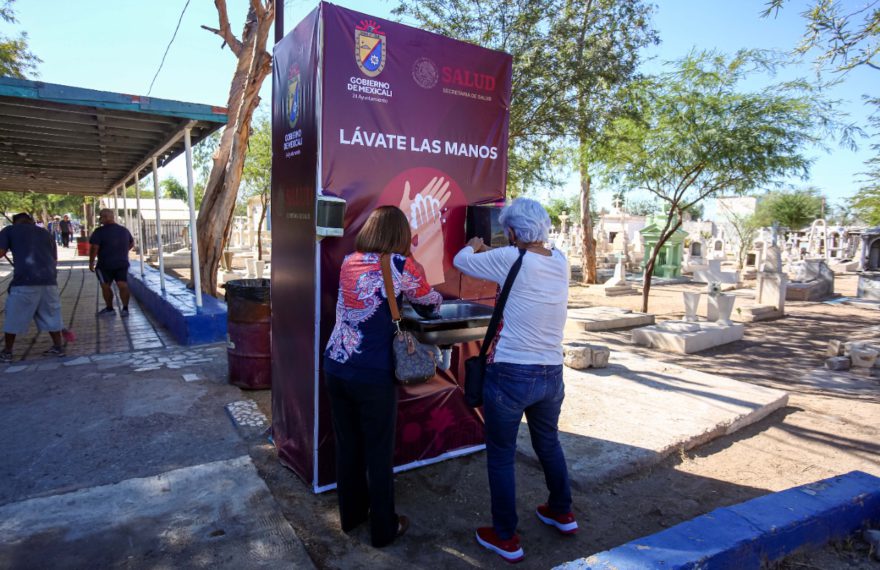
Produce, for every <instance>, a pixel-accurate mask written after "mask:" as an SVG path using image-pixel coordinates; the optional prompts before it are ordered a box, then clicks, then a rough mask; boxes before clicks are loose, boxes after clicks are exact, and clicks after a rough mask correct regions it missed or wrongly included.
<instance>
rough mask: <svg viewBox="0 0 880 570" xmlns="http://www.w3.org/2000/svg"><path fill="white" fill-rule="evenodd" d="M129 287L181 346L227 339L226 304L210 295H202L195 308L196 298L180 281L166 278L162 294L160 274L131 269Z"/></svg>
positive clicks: (146, 270)
mask: <svg viewBox="0 0 880 570" xmlns="http://www.w3.org/2000/svg"><path fill="white" fill-rule="evenodd" d="M128 286H129V289H131V293H132V294H133V295H134V296H135V298H136V299H137V300H138V303H140V305H141V308H143V309H144V310H146V311H149V313H150V314H151V315H152V316H153V317H154V318H155V319H156V320H157V321H159V322H160V323H162V325H163V326H164V327H165V328H166V329H168V332H170V333H171V335H172V336H174V338H175V339H176V340H177V342H179V343H180V344H184V345H193V344H208V343H212V342H223V341H225V340H226V303H224V302H223V301H220V300H218V299H215V298H214V297H211V296H209V295H203V296H202V307H201V308H197V307H196V296H195V293H193V291H192V290H191V289H187V288H186V284H185V283H183V282H182V281H181V280H180V279H175V278H174V277H171V276H170V275H165V291H164V292H163V291H162V290H161V287H160V281H159V271H158V270H157V269H154V268H152V267H149V266H144V275H143V276H142V275H141V274H140V266H139V265H137V266H132V267H131V268H129V271H128Z"/></svg>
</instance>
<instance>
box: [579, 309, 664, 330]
mask: <svg viewBox="0 0 880 570" xmlns="http://www.w3.org/2000/svg"><path fill="white" fill-rule="evenodd" d="M653 324H654V315H651V314H649V313H639V312H636V311H630V310H629V309H621V308H618V307H586V308H583V309H570V310H569V311H568V320H567V321H566V323H565V325H566V328H568V329H569V330H574V331H577V332H584V331H586V332H595V331H610V330H615V329H626V328H631V327H642V326H645V325H653Z"/></svg>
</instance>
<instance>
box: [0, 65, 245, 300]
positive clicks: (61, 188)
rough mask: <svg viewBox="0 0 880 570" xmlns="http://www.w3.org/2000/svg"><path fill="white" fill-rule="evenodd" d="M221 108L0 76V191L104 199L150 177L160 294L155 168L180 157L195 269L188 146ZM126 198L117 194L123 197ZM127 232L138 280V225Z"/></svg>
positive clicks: (220, 115) (221, 116) (214, 122)
mask: <svg viewBox="0 0 880 570" xmlns="http://www.w3.org/2000/svg"><path fill="white" fill-rule="evenodd" d="M226 120H227V117H226V109H224V108H222V107H212V106H210V105H199V104H196V103H183V102H180V101H171V100H168V99H156V98H150V97H139V96H136V95H124V94H122V93H110V92H107V91H95V90H93V89H83V88H81V87H70V86H68V85H57V84H54V83H43V82H42V81H28V80H25V79H14V78H11V77H0V191H7V192H40V193H44V194H80V195H103V194H110V193H111V192H112V193H113V198H114V200H113V203H114V205H113V210H114V211H116V212H117V214H118V212H119V208H118V191H119V189H123V190H124V189H125V187H126V186H128V185H129V184H134V187H135V192H136V196H135V200H136V204H137V212H138V213H137V216H136V217H139V216H140V209H141V196H140V185H139V184H138V180H139V179H141V178H143V177H144V176H145V175H147V174H149V173H153V187H154V191H153V194H154V197H153V199H154V201H155V204H156V209H155V215H156V240H157V243H158V254H159V278H160V284H161V289H162V291H165V263H164V257H163V251H162V234H161V230H160V229H159V228H160V226H161V214H160V212H159V177H158V173H157V171H158V168H159V166H164V165H165V164H167V163H168V162H169V161H171V160H172V159H174V158H175V157H176V156H178V155H179V154H181V153H183V154H185V155H186V179H187V198H188V206H189V234H190V240H191V242H190V243H191V250H192V253H191V255H192V266H191V267H193V268H198V267H200V265H199V254H198V236H197V235H196V214H195V191H194V188H193V184H194V182H193V161H192V144H193V143H197V142H199V141H200V140H202V139H203V138H205V137H207V136H208V135H210V134H211V133H212V132H214V131H216V130H217V129H219V128H220V127H222V126H223V125H225V124H226ZM124 195H125V193H124V192H123V196H124ZM124 210H125V216H124V218H125V220H124V221H123V220H120V221H121V222H122V223H124V224H125V225H126V226H128V227H129V228H131V229H134V230H135V231H134V232H133V234H134V238H135V242H136V243H137V244H138V255H139V257H140V273H141V276H143V275H144V242H145V236H144V233H143V225H142V224H141V223H140V222H137V220H135V221H136V225H137V228H136V229H135V228H134V227H133V225H132V219H131V216H130V210H129V209H128V208H127V207H126V208H125V209H124ZM192 273H193V281H194V285H195V291H194V292H195V302H196V307H197V308H200V307H201V306H202V291H201V279H200V276H199V271H198V270H197V269H195V270H194V271H193V272H192Z"/></svg>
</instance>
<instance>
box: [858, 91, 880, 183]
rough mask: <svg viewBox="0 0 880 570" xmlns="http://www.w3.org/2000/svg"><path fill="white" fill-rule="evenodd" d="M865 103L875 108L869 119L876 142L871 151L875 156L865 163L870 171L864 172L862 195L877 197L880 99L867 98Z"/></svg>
mask: <svg viewBox="0 0 880 570" xmlns="http://www.w3.org/2000/svg"><path fill="white" fill-rule="evenodd" d="M865 101H866V102H867V103H868V104H869V105H873V106H874V112H873V113H871V115H870V116H869V117H868V121H869V123H870V125H871V130H872V131H873V132H872V135H873V139H874V142H873V143H872V144H871V150H873V151H874V156H873V157H871V158H869V159H868V160H867V161H865V166H867V167H868V170H866V171H865V172H862V175H863V176H864V177H865V178H864V180H862V182H863V184H864V185H863V186H862V188H861V192H860V194H861V193H862V192H868V193H869V194H870V193H872V192H873V193H874V195H876V194H877V192H880V97H866V98H865Z"/></svg>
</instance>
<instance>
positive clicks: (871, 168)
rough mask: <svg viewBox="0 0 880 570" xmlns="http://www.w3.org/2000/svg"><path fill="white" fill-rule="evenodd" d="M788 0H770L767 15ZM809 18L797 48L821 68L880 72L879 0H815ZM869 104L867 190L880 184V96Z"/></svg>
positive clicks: (867, 99)
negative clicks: (870, 136)
mask: <svg viewBox="0 0 880 570" xmlns="http://www.w3.org/2000/svg"><path fill="white" fill-rule="evenodd" d="M786 3H787V0H769V1H768V2H767V9H766V10H765V11H764V12H763V16H765V17H766V16H769V15H771V14H772V15H774V16H775V15H776V14H778V12H779V10H780V9H781V8H782V7H783V6H784V5H785V4H786ZM801 16H803V18H804V19H805V20H806V30H805V31H804V35H803V38H802V39H801V43H800V44H799V45H798V46H797V47H796V48H795V51H796V52H797V53H799V54H802V55H803V54H807V53H818V55H817V56H816V57H815V63H816V64H817V66H818V67H819V68H820V69H827V70H830V71H831V72H832V73H834V74H837V75H840V76H843V75H845V74H846V73H848V72H849V71H851V70H852V69H855V68H856V67H862V66H864V67H866V68H869V69H873V70H875V71H880V61H878V57H880V37H878V36H880V7H878V2H877V0H872V1H868V2H842V1H835V0H812V3H811V4H809V5H808V7H807V9H806V10H805V11H803V12H801ZM865 104H867V105H870V106H872V107H873V108H874V111H873V113H872V114H871V117H870V119H869V120H870V122H871V125H872V127H873V130H874V132H873V139H874V143H873V144H872V145H871V149H872V150H874V152H875V154H874V156H873V157H872V158H871V159H869V160H868V161H866V163H865V165H866V166H867V167H868V171H867V172H864V173H862V174H863V175H864V176H865V180H864V182H865V186H863V190H865V189H867V190H870V189H871V188H876V187H877V186H880V143H878V142H877V141H878V140H880V98H878V97H876V96H870V95H869V96H865Z"/></svg>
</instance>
